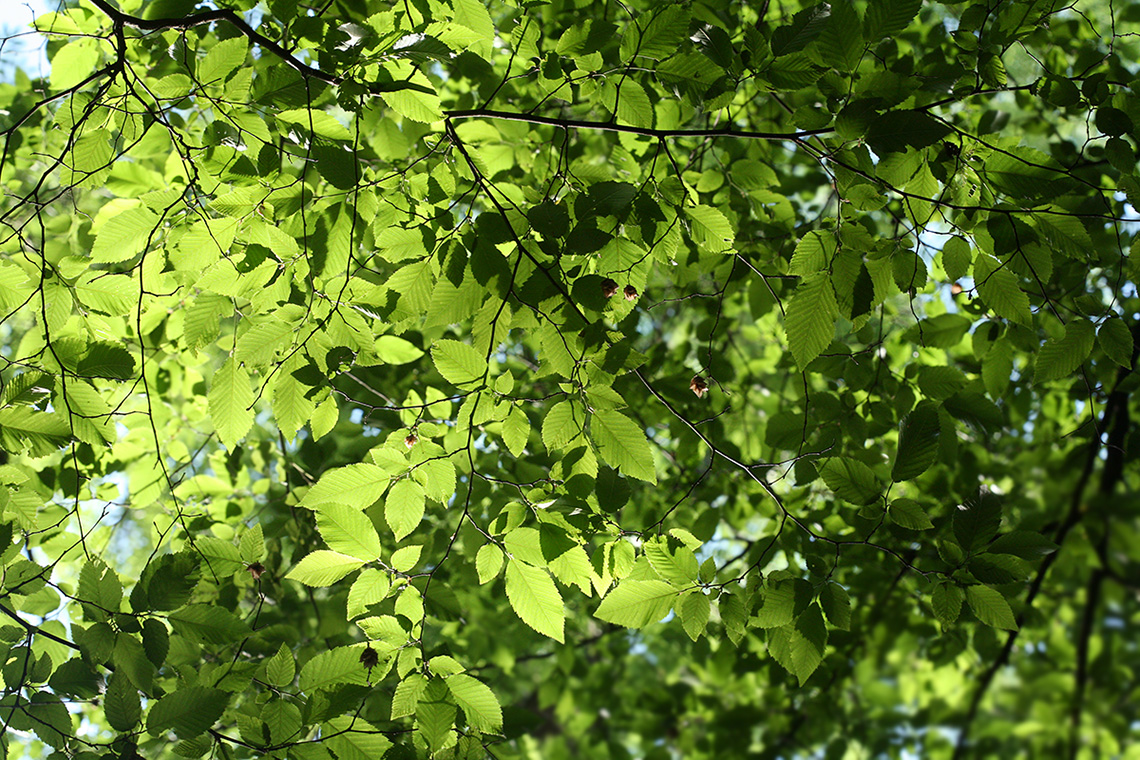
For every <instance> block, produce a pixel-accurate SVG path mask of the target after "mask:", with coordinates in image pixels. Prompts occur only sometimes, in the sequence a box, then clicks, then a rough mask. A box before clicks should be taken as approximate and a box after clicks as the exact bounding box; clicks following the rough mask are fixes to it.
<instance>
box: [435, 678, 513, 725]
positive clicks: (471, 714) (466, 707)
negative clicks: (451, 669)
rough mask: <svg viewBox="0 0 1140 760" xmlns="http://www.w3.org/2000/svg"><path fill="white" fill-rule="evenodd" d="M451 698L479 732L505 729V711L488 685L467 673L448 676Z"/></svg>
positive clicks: (447, 682) (469, 723)
mask: <svg viewBox="0 0 1140 760" xmlns="http://www.w3.org/2000/svg"><path fill="white" fill-rule="evenodd" d="M444 683H446V684H447V688H448V690H449V691H450V692H451V696H452V697H454V698H455V701H456V702H457V703H458V704H459V706H460V707H461V708H462V709H463V714H464V715H465V716H467V724H468V725H470V726H471V727H472V728H474V729H476V730H478V731H486V732H494V731H498V730H499V729H500V728H502V727H503V709H502V708H501V707H500V706H499V700H498V699H496V698H495V693H494V692H493V691H491V690H490V689H489V688H488V687H487V685H486V684H484V683H483V682H482V681H479V680H478V679H476V678H473V677H471V676H469V675H466V674H465V673H456V674H455V675H452V676H448V678H447V679H446V680H445V681H444Z"/></svg>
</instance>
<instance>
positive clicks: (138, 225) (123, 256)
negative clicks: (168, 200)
mask: <svg viewBox="0 0 1140 760" xmlns="http://www.w3.org/2000/svg"><path fill="white" fill-rule="evenodd" d="M159 225H160V221H159V218H158V216H157V215H156V214H155V213H154V212H153V211H151V210H150V209H148V208H147V207H146V206H143V205H141V204H140V205H137V206H132V207H130V208H128V209H126V210H124V211H121V212H119V213H118V214H116V215H115V216H112V217H111V218H110V219H108V220H107V221H106V222H104V223H103V226H102V227H100V228H99V232H98V233H97V234H96V235H95V245H94V247H93V248H92V249H91V260H92V261H94V262H96V263H99V264H114V263H118V262H120V261H127V260H128V259H133V258H134V257H135V256H137V255H139V254H140V253H142V251H143V248H144V247H145V246H146V245H147V242H148V241H153V240H154V239H155V238H156V237H157V235H158V228H159Z"/></svg>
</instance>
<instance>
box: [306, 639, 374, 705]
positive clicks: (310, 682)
mask: <svg viewBox="0 0 1140 760" xmlns="http://www.w3.org/2000/svg"><path fill="white" fill-rule="evenodd" d="M363 649H364V646H363V645H355V646H348V647H337V648H336V649H331V650H329V651H327V652H321V653H320V654H318V655H316V656H315V657H313V658H312V659H311V660H309V661H308V662H306V663H305V664H304V665H303V666H302V667H301V680H300V682H299V686H300V689H301V691H303V692H305V693H306V694H312V693H313V692H314V691H316V690H318V689H327V688H329V687H330V686H337V685H338V684H345V683H354V684H360V685H365V684H367V683H368V668H367V667H365V666H364V664H363V663H361V661H360V653H361V651H363Z"/></svg>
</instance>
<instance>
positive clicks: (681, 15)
mask: <svg viewBox="0 0 1140 760" xmlns="http://www.w3.org/2000/svg"><path fill="white" fill-rule="evenodd" d="M643 18H644V16H642V17H640V18H637V19H635V20H634V23H633V24H631V25H630V26H629V28H627V29H626V31H625V34H623V35H622V39H621V57H622V60H629V59H631V58H633V57H634V56H642V57H644V58H655V59H657V60H661V59H664V58H668V57H669V56H670V55H672V54H673V53H674V52H676V50H677V46H678V45H680V44H681V40H683V39H684V38H685V37H686V35H687V34H688V31H689V10H688V8H685V7H683V6H680V5H667V6H665V7H664V8H662V9H661V10H660V11H659V12H658V13H657V14H656V15H654V16H653V18H652V19H650V20H649V23H643V21H642V19H643Z"/></svg>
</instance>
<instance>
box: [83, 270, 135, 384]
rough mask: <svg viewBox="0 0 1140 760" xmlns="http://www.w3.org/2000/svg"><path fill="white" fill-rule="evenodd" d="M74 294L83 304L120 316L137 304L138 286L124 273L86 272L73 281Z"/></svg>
mask: <svg viewBox="0 0 1140 760" xmlns="http://www.w3.org/2000/svg"><path fill="white" fill-rule="evenodd" d="M75 295H76V298H77V299H78V300H79V302H80V303H81V304H83V305H84V306H87V307H89V308H91V309H94V310H95V311H99V312H102V313H104V314H107V315H108V316H112V317H121V316H123V315H124V314H128V313H130V312H131V311H133V310H134V308H135V307H136V306H137V305H138V302H139V286H138V281H137V280H135V279H132V278H130V277H127V276H126V275H121V274H107V273H105V272H86V273H84V274H83V275H82V276H80V278H79V280H78V281H77V282H76V283H75ZM132 364H133V361H132Z"/></svg>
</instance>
